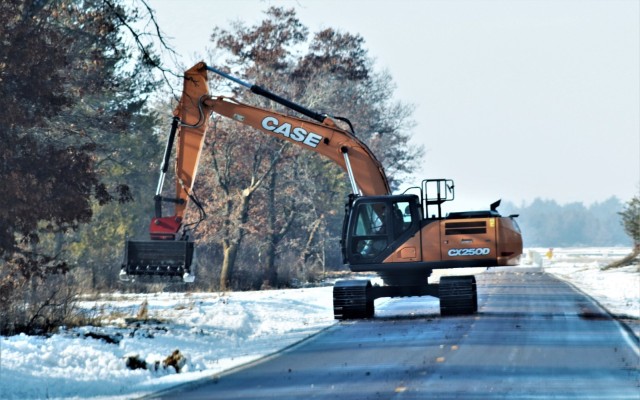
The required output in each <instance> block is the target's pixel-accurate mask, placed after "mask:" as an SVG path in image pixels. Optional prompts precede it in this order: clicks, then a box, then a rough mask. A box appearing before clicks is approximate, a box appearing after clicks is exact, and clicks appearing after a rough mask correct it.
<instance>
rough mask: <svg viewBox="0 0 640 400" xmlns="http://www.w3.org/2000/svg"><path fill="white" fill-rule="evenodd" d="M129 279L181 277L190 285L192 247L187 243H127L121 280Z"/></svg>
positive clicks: (192, 277) (192, 261) (164, 241)
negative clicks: (138, 277) (133, 277)
mask: <svg viewBox="0 0 640 400" xmlns="http://www.w3.org/2000/svg"><path fill="white" fill-rule="evenodd" d="M130 276H161V277H167V278H170V277H180V278H182V279H183V280H184V281H185V282H193V279H194V278H195V275H194V246H193V242H191V241H187V240H127V242H126V246H125V252H124V261H123V263H122V269H121V270H120V279H121V280H128V279H129V277H130Z"/></svg>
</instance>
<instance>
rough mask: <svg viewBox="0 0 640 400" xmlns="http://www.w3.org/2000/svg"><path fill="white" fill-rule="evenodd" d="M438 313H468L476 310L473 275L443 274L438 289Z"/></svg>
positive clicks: (476, 295)
mask: <svg viewBox="0 0 640 400" xmlns="http://www.w3.org/2000/svg"><path fill="white" fill-rule="evenodd" d="M438 292H439V294H438V296H439V297H440V315H443V316H446V315H468V314H473V313H475V312H477V311H478V293H477V290H476V278H475V276H445V277H442V278H440V285H439V289H438Z"/></svg>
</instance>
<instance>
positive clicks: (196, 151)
mask: <svg viewBox="0 0 640 400" xmlns="http://www.w3.org/2000/svg"><path fill="white" fill-rule="evenodd" d="M208 71H212V72H215V73H217V74H220V75H223V76H225V77H226V78H229V79H232V80H234V81H235V82H237V83H240V84H242V85H244V86H247V87H248V88H250V89H251V91H252V92H254V93H256V94H258V95H262V96H264V97H267V98H269V99H271V100H273V101H276V102H278V103H280V104H282V105H285V106H286V107H288V108H290V109H293V110H295V111H298V112H300V113H302V114H303V115H305V116H307V117H309V118H312V119H315V121H310V120H307V119H302V118H297V117H293V116H289V115H286V114H283V113H279V112H275V111H272V110H267V109H263V108H260V107H255V106H251V105H248V104H244V103H242V102H240V101H238V100H236V99H233V98H229V97H224V96H217V97H212V96H210V94H209V87H208V76H207V74H208ZM212 113H216V114H218V115H221V116H224V117H227V118H230V119H232V120H234V121H237V122H239V123H242V124H244V125H248V126H251V127H253V128H255V129H256V130H258V131H260V132H262V133H265V134H268V135H271V136H274V137H276V138H278V139H281V140H285V141H288V142H291V143H293V144H296V145H298V146H301V147H303V148H305V149H307V150H311V151H314V152H316V153H318V154H321V155H323V156H325V157H327V158H329V159H330V160H332V161H333V162H334V163H336V164H337V165H339V166H340V167H342V168H343V169H344V170H345V171H346V172H347V174H348V176H349V178H350V182H351V186H352V190H353V192H354V194H357V195H363V196H372V195H388V194H390V193H391V190H390V188H389V182H388V180H387V177H386V175H385V172H384V169H383V167H382V165H381V163H380V162H379V161H378V160H377V159H376V157H375V156H374V155H373V153H372V152H371V150H370V149H369V148H368V147H367V146H366V144H364V143H363V142H362V141H361V140H360V139H359V138H357V137H356V136H355V134H353V133H352V132H349V131H346V130H344V129H342V128H340V127H339V126H338V125H337V124H336V122H335V121H334V119H333V118H331V117H329V116H326V115H323V114H318V113H315V112H313V111H310V110H308V109H306V108H304V107H302V106H300V105H298V104H295V103H292V102H290V101H289V100H286V99H283V98H281V97H279V96H277V95H275V94H273V93H271V92H268V91H266V90H265V89H263V88H261V87H259V86H256V85H250V84H247V83H245V82H242V81H240V80H238V79H236V78H233V77H230V76H229V75H227V74H225V73H224V72H221V71H219V70H216V69H215V68H212V67H209V66H207V65H206V64H205V63H203V62H201V63H198V64H196V65H195V66H193V67H192V68H190V69H189V70H187V71H186V72H185V75H184V85H183V92H182V96H181V98H180V101H179V103H178V106H177V107H176V109H175V110H174V113H173V115H174V119H173V124H172V129H171V133H170V135H169V139H168V141H167V147H166V150H165V156H164V161H163V164H162V167H161V173H160V179H159V182H158V188H157V190H156V196H155V201H156V212H155V216H154V218H153V219H152V220H151V224H150V226H149V233H150V238H151V241H127V246H126V250H125V262H124V263H123V268H122V271H123V272H122V273H121V277H125V276H126V275H127V274H136V273H137V274H140V275H153V274H157V275H181V274H187V275H192V271H191V270H190V268H189V267H190V265H189V264H191V259H192V258H193V257H192V256H191V254H190V252H192V250H189V249H188V248H187V250H185V251H186V253H187V256H185V257H181V256H180V255H181V254H182V251H183V250H182V245H174V244H171V243H167V242H169V241H175V242H181V240H177V239H179V238H178V235H179V232H180V230H181V228H182V221H183V219H184V214H185V210H186V207H187V204H188V203H189V201H192V200H195V197H194V196H193V185H194V182H195V179H196V175H197V170H198V164H199V161H200V156H201V154H202V148H203V145H204V140H205V135H206V132H207V129H208V127H209V121H210V116H211V114H212ZM176 139H177V145H176V161H175V168H176V170H175V175H176V182H175V191H176V192H175V193H176V195H175V197H174V198H165V197H162V188H163V184H164V180H165V174H166V172H167V169H168V165H169V159H170V156H171V151H172V148H173V143H174V141H175V140H176ZM167 202H168V203H174V205H175V213H174V215H171V216H164V215H162V204H163V203H167ZM180 239H184V240H182V241H187V242H188V240H187V239H188V238H184V237H182V238H180ZM156 241H157V242H156ZM163 242H165V243H163ZM172 246H178V247H179V248H178V250H176V252H177V254H176V255H175V256H174V255H173V252H167V251H165V250H166V249H169V248H173V247H172ZM167 260H168V261H167ZM185 279H187V277H186V275H185Z"/></svg>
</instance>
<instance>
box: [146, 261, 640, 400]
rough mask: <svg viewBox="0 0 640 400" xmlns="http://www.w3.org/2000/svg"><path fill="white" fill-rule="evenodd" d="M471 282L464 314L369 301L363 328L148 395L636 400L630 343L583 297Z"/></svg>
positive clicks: (558, 284) (517, 273) (560, 285)
mask: <svg viewBox="0 0 640 400" xmlns="http://www.w3.org/2000/svg"><path fill="white" fill-rule="evenodd" d="M477 279H478V296H479V311H478V314H476V315H472V316H459V317H446V318H443V317H440V316H439V313H438V303H437V299H433V298H404V299H392V300H382V301H380V300H379V301H376V315H375V317H374V318H373V319H370V320H362V321H347V322H341V323H339V324H337V325H335V326H333V327H332V328H330V329H328V330H326V331H324V332H323V333H321V334H319V335H317V336H316V337H314V338H312V339H311V340H308V341H306V342H304V343H302V344H301V345H299V346H296V347H294V348H292V349H289V350H287V351H285V352H283V353H281V354H279V355H277V356H275V357H271V358H269V359H266V360H263V361H262V362H258V363H255V364H254V365H251V366H248V367H245V368H241V369H239V370H237V371H235V372H233V373H230V374H224V375H222V376H218V377H214V378H212V379H210V380H205V381H200V382H198V383H197V384H190V385H185V386H183V387H180V388H177V389H176V390H174V391H172V392H164V393H163V394H162V395H159V396H158V398H167V399H174V398H180V399H256V400H257V399H307V398H309V399H551V398H559V399H640V356H639V354H640V353H639V351H638V343H637V340H636V339H635V338H633V337H631V336H629V335H628V334H627V333H626V332H625V331H624V330H623V329H622V328H621V326H620V325H619V324H618V323H617V322H616V321H614V320H613V319H612V318H611V317H610V316H609V315H608V314H607V313H606V312H605V311H603V310H602V309H601V308H600V307H599V306H598V305H597V304H595V303H594V302H593V301H592V300H590V299H589V298H587V297H585V296H584V295H583V294H581V293H579V292H577V291H575V290H574V289H573V288H572V287H571V286H569V285H568V284H566V283H564V282H562V281H560V280H558V279H555V278H553V277H552V276H549V275H546V274H543V273H541V272H539V271H537V270H534V269H529V270H526V269H494V270H491V271H488V272H486V273H484V274H480V275H477Z"/></svg>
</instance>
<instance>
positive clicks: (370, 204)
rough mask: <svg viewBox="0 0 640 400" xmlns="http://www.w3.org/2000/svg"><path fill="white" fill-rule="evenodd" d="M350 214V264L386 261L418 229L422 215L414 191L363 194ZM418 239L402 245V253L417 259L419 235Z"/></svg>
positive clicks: (348, 242) (347, 243)
mask: <svg viewBox="0 0 640 400" xmlns="http://www.w3.org/2000/svg"><path fill="white" fill-rule="evenodd" d="M349 214H350V215H349V217H348V218H349V225H348V227H347V236H346V246H345V247H346V251H347V257H346V259H347V261H348V262H349V263H350V264H376V263H382V262H384V261H385V259H387V258H388V257H389V256H390V255H392V254H393V253H394V251H395V250H398V249H399V248H400V247H402V245H403V244H404V243H406V242H408V241H409V239H411V238H412V236H414V234H416V233H418V231H419V226H420V219H421V214H420V207H419V203H418V200H417V196H413V195H398V196H369V197H361V198H358V199H356V200H355V201H354V203H353V205H352V207H351V209H350V212H349ZM417 243H418V245H413V246H411V245H407V246H404V247H402V248H401V249H400V250H401V251H400V252H399V253H398V254H399V257H400V258H406V259H407V260H406V261H417V260H418V259H419V258H420V250H421V249H420V246H419V239H418V242H417ZM405 247H406V248H405ZM394 261H401V260H394Z"/></svg>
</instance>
